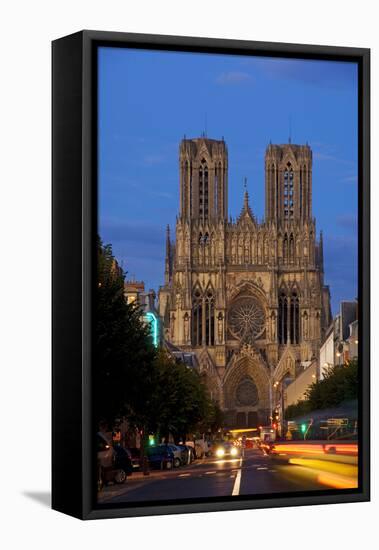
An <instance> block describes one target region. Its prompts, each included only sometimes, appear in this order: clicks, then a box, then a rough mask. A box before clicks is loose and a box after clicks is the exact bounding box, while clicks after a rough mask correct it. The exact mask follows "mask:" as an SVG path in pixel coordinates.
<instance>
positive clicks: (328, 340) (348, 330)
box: [319, 300, 358, 379]
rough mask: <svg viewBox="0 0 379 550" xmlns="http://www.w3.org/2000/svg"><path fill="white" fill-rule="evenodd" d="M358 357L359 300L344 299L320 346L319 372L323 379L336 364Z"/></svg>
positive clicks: (342, 363)
mask: <svg viewBox="0 0 379 550" xmlns="http://www.w3.org/2000/svg"><path fill="white" fill-rule="evenodd" d="M356 357H358V302H357V301H355V300H352V301H343V302H341V304H340V311H339V313H338V314H337V315H336V317H335V318H334V319H333V321H332V323H331V325H330V326H329V328H328V330H327V331H326V333H325V338H324V341H323V343H322V345H321V348H320V355H319V372H320V379H323V378H324V376H325V373H326V371H327V370H328V369H329V368H330V367H332V366H334V365H344V364H345V363H346V362H347V361H350V360H351V359H354V358H356Z"/></svg>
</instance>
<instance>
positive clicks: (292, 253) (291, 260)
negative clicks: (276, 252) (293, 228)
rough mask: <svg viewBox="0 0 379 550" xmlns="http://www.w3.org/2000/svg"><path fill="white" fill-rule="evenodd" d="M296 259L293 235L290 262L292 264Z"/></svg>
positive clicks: (290, 246)
mask: <svg viewBox="0 0 379 550" xmlns="http://www.w3.org/2000/svg"><path fill="white" fill-rule="evenodd" d="M294 257H295V241H294V238H293V234H292V233H291V235H290V245H289V261H290V263H293V262H294Z"/></svg>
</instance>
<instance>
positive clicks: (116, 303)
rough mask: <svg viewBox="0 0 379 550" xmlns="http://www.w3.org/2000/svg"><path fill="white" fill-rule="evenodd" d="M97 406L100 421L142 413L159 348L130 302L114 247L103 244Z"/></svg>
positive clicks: (97, 335) (96, 360)
mask: <svg viewBox="0 0 379 550" xmlns="http://www.w3.org/2000/svg"><path fill="white" fill-rule="evenodd" d="M97 258H98V285H97V300H96V305H97V310H96V331H95V338H96V346H95V356H94V369H95V372H94V405H95V416H96V419H97V421H98V422H100V421H105V422H107V423H108V424H109V425H113V423H114V421H115V419H116V418H119V417H122V416H127V415H130V414H134V415H138V414H141V413H142V412H143V410H141V409H142V407H141V401H140V394H141V392H142V393H143V394H144V395H148V393H149V391H150V390H151V384H152V379H151V372H150V371H151V368H150V366H151V363H152V361H153V359H154V356H155V352H154V348H153V345H152V343H151V339H150V337H149V330H148V327H146V326H144V324H143V323H142V321H141V311H140V310H139V309H138V308H136V307H135V306H134V305H133V304H127V302H126V299H125V296H124V273H123V271H122V269H121V268H120V267H119V266H118V265H117V262H116V261H115V259H114V257H113V254H112V248H111V246H110V245H107V246H102V244H101V242H100V241H99V243H98V256H97Z"/></svg>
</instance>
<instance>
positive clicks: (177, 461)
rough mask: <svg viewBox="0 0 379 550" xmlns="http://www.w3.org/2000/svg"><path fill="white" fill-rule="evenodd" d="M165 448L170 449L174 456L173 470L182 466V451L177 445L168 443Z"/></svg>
mask: <svg viewBox="0 0 379 550" xmlns="http://www.w3.org/2000/svg"><path fill="white" fill-rule="evenodd" d="M167 447H168V448H169V449H170V451H171V452H172V454H173V455H174V468H178V467H179V466H180V465H181V464H182V450H181V449H180V447H178V446H177V445H173V444H172V443H168V444H167Z"/></svg>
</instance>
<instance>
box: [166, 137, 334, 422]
mask: <svg viewBox="0 0 379 550" xmlns="http://www.w3.org/2000/svg"><path fill="white" fill-rule="evenodd" d="M179 170H180V204H179V214H178V217H177V222H176V228H175V242H173V241H172V239H171V236H170V231H169V228H168V229H167V236H166V260H165V282H164V285H163V286H162V287H161V288H160V290H159V313H160V316H161V318H162V321H163V327H164V328H163V330H164V338H165V340H166V341H168V342H170V343H171V344H172V345H174V346H176V347H177V348H180V349H181V350H183V352H189V351H191V352H194V353H195V354H196V357H197V362H198V365H199V369H200V372H201V373H202V375H203V376H204V378H205V379H206V381H207V384H208V386H209V388H210V390H211V392H212V395H213V396H214V398H215V399H216V400H217V401H218V403H219V404H220V406H221V408H222V409H223V410H224V411H225V413H226V423H227V425H229V426H233V427H245V426H247V425H248V426H256V425H259V424H267V423H268V422H269V421H270V416H271V415H272V409H273V406H275V404H276V402H277V400H278V396H279V395H280V394H282V393H283V392H282V390H283V383H284V381H286V383H288V380H294V379H295V378H296V377H297V375H298V374H299V372H302V371H303V370H304V366H308V365H309V364H310V362H311V361H312V360H313V359H314V358H315V357H318V353H319V349H320V344H321V341H322V340H323V338H324V333H325V330H326V328H327V327H328V326H329V325H330V322H331V313H330V305H329V301H330V296H329V288H328V287H327V286H325V285H324V268H323V242H322V234H320V236H319V238H318V239H317V237H316V221H315V219H314V218H313V216H312V152H311V149H310V147H309V146H308V145H293V144H291V143H288V144H284V145H272V144H270V145H269V146H268V147H267V150H266V155H265V195H266V201H265V218H264V220H263V221H262V222H259V221H258V220H257V219H256V217H255V215H254V213H253V211H252V209H251V207H250V204H249V196H248V193H247V190H245V195H244V200H243V205H242V208H241V213H240V215H239V216H238V218H237V219H236V220H232V219H230V218H228V151H227V146H226V143H225V142H224V140H221V141H219V140H214V139H209V138H207V137H205V136H202V137H200V138H195V139H183V140H182V142H181V144H180V151H179Z"/></svg>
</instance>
